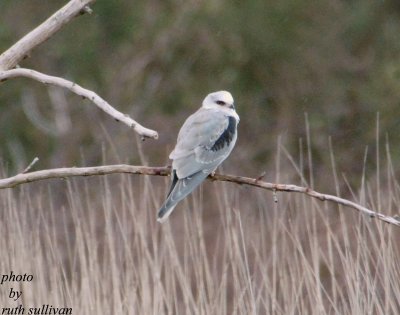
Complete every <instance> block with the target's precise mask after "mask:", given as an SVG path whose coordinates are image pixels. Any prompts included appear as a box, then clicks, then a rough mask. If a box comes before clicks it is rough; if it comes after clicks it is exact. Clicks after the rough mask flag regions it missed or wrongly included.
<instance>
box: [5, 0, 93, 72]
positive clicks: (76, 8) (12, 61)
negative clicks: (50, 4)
mask: <svg viewBox="0 0 400 315" xmlns="http://www.w3.org/2000/svg"><path fill="white" fill-rule="evenodd" d="M93 2H95V0H71V1H69V2H68V3H67V4H66V5H65V6H63V7H62V8H61V9H60V10H58V11H57V12H56V13H54V14H53V15H52V16H50V17H49V18H48V19H47V20H46V21H44V22H43V23H42V24H40V25H39V26H38V27H36V28H35V29H34V30H32V31H31V32H29V33H28V34H26V35H25V36H24V37H22V38H21V39H20V40H19V41H18V42H16V43H15V44H14V45H12V46H11V47H10V48H9V49H7V50H6V51H5V52H3V53H2V54H1V55H0V70H3V71H4V70H9V69H12V68H14V67H15V66H16V65H17V64H18V63H19V62H20V61H21V60H22V59H24V58H26V57H27V56H29V53H30V52H31V51H32V50H33V49H34V48H35V47H37V46H39V45H40V44H41V43H43V42H44V41H46V40H47V39H49V38H50V37H51V36H52V35H53V34H55V33H56V32H57V31H59V30H60V29H61V28H62V27H63V26H64V25H65V24H67V23H68V22H69V21H71V20H72V19H73V18H74V17H75V16H77V15H79V14H81V13H83V12H90V11H88V10H86V9H85V8H87V6H88V5H89V4H91V3H93Z"/></svg>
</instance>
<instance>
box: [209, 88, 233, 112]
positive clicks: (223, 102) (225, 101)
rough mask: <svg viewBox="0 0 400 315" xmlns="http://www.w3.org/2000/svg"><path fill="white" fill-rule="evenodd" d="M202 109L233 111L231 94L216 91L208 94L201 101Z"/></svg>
mask: <svg viewBox="0 0 400 315" xmlns="http://www.w3.org/2000/svg"><path fill="white" fill-rule="evenodd" d="M203 108H207V109H211V108H215V109H222V108H224V109H227V110H229V109H231V110H235V106H234V102H233V97H232V95H231V93H229V92H227V91H218V92H214V93H210V94H208V95H207V96H206V98H205V99H204V101H203Z"/></svg>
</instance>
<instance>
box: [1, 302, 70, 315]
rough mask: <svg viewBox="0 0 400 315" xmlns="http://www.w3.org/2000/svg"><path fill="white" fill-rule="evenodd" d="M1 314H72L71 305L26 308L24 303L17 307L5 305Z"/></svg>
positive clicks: (44, 305) (46, 305) (45, 305)
mask: <svg viewBox="0 0 400 315" xmlns="http://www.w3.org/2000/svg"><path fill="white" fill-rule="evenodd" d="M1 314H2V315H3V314H4V315H6V314H7V315H15V314H28V315H58V314H68V315H71V314H72V308H70V307H54V306H53V305H49V304H43V305H42V306H41V307H30V308H29V309H25V308H24V307H23V306H22V304H21V305H19V306H17V307H3V308H2V312H1Z"/></svg>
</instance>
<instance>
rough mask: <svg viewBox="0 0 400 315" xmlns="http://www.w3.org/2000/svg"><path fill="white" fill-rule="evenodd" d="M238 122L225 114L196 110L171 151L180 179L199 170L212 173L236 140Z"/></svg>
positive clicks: (174, 167) (183, 127) (185, 124)
mask: <svg viewBox="0 0 400 315" xmlns="http://www.w3.org/2000/svg"><path fill="white" fill-rule="evenodd" d="M236 130H237V121H236V120H235V119H234V118H233V117H232V116H228V115H227V114H226V113H223V112H220V111H217V110H211V109H202V108H201V109H199V110H198V111H197V112H196V113H194V114H193V115H191V116H190V117H189V118H188V119H187V120H186V121H185V123H184V125H183V126H182V128H181V130H180V132H179V135H178V142H177V144H176V147H175V149H174V151H172V153H171V154H170V158H171V159H173V163H172V167H173V169H175V170H176V172H177V175H178V177H179V178H184V177H187V176H190V175H192V174H194V173H196V172H198V171H203V172H205V173H211V172H212V171H214V170H215V169H216V168H217V166H218V165H219V164H220V163H221V162H222V161H223V160H225V159H226V157H227V156H228V155H229V153H230V152H231V151H232V149H233V147H234V145H235V143H236V139H237V131H236Z"/></svg>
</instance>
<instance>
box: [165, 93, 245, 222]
mask: <svg viewBox="0 0 400 315" xmlns="http://www.w3.org/2000/svg"><path fill="white" fill-rule="evenodd" d="M238 123H239V116H238V114H237V113H236V111H235V107H234V104H233V97H232V95H231V93H229V92H226V91H219V92H214V93H211V94H208V95H207V96H206V98H205V99H204V101H203V104H202V106H201V107H200V109H199V110H197V112H195V113H194V114H192V115H191V116H189V118H188V119H186V121H185V123H184V124H183V126H182V128H181V130H180V131H179V134H178V140H177V143H176V146H175V149H174V150H173V151H172V152H171V154H170V155H169V158H170V159H172V160H173V161H172V173H171V179H172V183H171V188H170V190H169V193H168V195H167V199H166V201H165V202H164V204H163V205H162V207H161V209H160V210H159V211H158V219H157V221H158V222H164V221H165V220H166V219H167V218H168V216H169V215H170V214H171V212H172V210H174V208H175V206H176V205H177V203H178V202H179V201H181V200H182V199H183V198H185V197H186V196H187V195H189V194H190V193H191V192H192V191H193V190H194V189H195V188H196V187H197V186H199V185H200V184H201V182H202V181H203V180H204V179H205V178H206V177H207V176H208V175H209V174H210V173H212V172H214V171H215V169H216V168H217V167H218V165H220V164H221V163H222V162H223V161H224V160H225V159H226V158H227V157H228V155H229V154H230V153H231V151H232V149H233V147H234V146H235V143H236V139H237V125H238Z"/></svg>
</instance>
